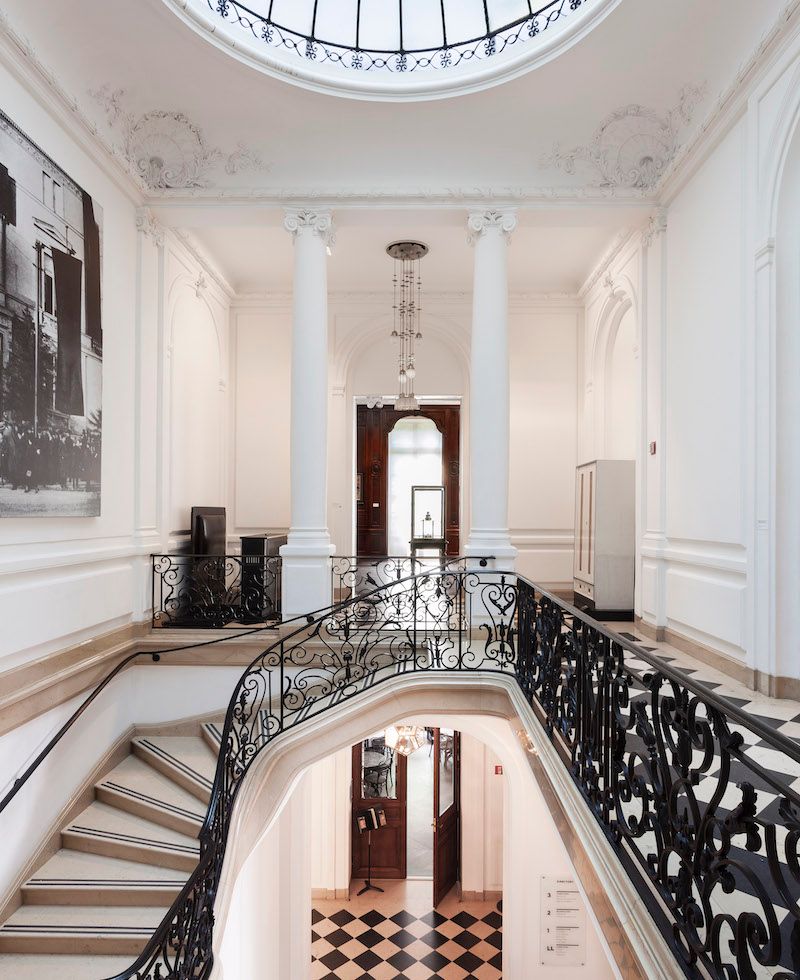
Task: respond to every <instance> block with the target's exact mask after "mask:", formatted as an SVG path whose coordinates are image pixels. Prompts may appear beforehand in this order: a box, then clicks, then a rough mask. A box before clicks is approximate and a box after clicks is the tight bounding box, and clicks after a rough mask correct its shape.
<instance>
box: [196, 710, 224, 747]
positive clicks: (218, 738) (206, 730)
mask: <svg viewBox="0 0 800 980" xmlns="http://www.w3.org/2000/svg"><path fill="white" fill-rule="evenodd" d="M201 727H202V729H203V737H204V738H205V740H206V743H207V744H208V746H209V748H211V750H212V752H213V751H215V749H214V748H213V746H216V751H217V752H219V747H220V745H221V744H222V729H223V728H224V727H225V719H224V718H219V719H217V718H215V719H214V720H213V721H206V722H203V725H202V726H201Z"/></svg>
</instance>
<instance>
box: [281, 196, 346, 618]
mask: <svg viewBox="0 0 800 980" xmlns="http://www.w3.org/2000/svg"><path fill="white" fill-rule="evenodd" d="M284 227H285V228H286V230H287V231H288V232H290V233H291V235H292V237H293V238H294V286H293V327H292V395H291V412H292V418H291V449H290V460H291V462H290V474H291V508H292V514H291V522H292V523H291V527H290V529H289V536H288V541H287V544H285V545H284V546H283V548H281V555H282V557H283V596H282V607H283V617H284V619H286V618H288V617H290V616H296V615H300V614H302V613H305V612H311V611H312V610H314V609H319V608H320V607H322V606H326V605H328V604H329V603H330V601H331V576H330V559H331V555H332V554H333V548H332V547H331V539H330V534H329V532H328V526H327V507H328V484H327V469H328V460H327V454H328V279H327V256H326V252H327V248H328V246H329V244H330V242H331V240H332V229H333V222H332V218H331V213H330V211H327V210H306V209H299V208H287V209H286V216H285V219H284Z"/></svg>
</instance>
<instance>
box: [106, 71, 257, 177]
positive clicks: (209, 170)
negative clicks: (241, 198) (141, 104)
mask: <svg viewBox="0 0 800 980" xmlns="http://www.w3.org/2000/svg"><path fill="white" fill-rule="evenodd" d="M90 95H91V96H92V97H93V98H94V99H95V100H96V101H97V102H98V103H99V104H100V105H101V106H102V107H103V109H104V110H105V112H106V116H107V119H108V124H109V126H110V128H111V130H112V132H113V133H114V134H115V135H116V136H117V137H118V141H117V143H116V144H115V146H114V149H115V151H116V152H117V153H118V154H119V155H120V156H121V157H123V159H124V160H125V163H126V165H127V167H128V169H129V170H130V171H131V172H132V173H133V174H134V175H135V176H136V177H137V178H138V179H139V180H140V181H141V182H142V183H143V184H144V185H145V186H146V187H147V188H148V190H151V191H166V190H192V189H195V188H203V187H208V186H209V185H211V184H213V183H215V182H216V179H218V178H221V177H222V175H223V174H224V175H227V176H229V177H230V176H233V175H235V174H238V173H242V172H246V171H255V170H265V169H268V168H266V167H265V165H264V163H263V162H262V160H261V158H260V156H259V155H258V154H257V153H256V152H255V151H254V150H252V149H250V148H249V147H247V146H244V145H243V144H239V145H238V146H237V147H236V149H235V150H233V151H232V152H230V153H225V152H224V151H223V150H221V149H219V148H218V147H216V146H212V145H210V144H209V143H208V142H207V141H206V139H205V137H204V135H203V131H202V130H201V129H200V127H199V126H196V125H195V124H194V123H193V122H192V121H191V120H190V119H189V118H188V116H186V115H185V114H184V113H182V112H170V111H167V110H164V109H154V110H152V111H150V112H146V113H144V114H143V115H140V116H136V115H135V114H134V113H131V112H128V111H127V110H126V109H125V108H124V106H123V102H124V98H125V92H124V90H123V89H116V90H114V91H111V90H110V89H109V88H108V87H107V86H105V87H103V88H101V89H98V90H96V91H92V92H90Z"/></svg>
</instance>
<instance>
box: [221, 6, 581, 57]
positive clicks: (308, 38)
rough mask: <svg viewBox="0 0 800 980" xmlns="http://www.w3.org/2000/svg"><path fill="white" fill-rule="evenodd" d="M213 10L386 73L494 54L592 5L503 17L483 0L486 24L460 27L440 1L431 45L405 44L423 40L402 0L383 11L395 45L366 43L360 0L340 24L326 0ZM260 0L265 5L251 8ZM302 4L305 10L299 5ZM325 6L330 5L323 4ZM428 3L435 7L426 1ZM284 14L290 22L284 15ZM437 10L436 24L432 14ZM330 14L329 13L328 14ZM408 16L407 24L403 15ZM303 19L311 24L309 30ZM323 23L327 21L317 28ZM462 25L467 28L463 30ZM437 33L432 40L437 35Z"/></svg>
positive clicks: (270, 35)
mask: <svg viewBox="0 0 800 980" xmlns="http://www.w3.org/2000/svg"><path fill="white" fill-rule="evenodd" d="M206 2H207V4H208V8H209V10H210V11H211V12H212V14H214V15H216V16H218V17H220V18H222V19H223V20H224V21H225V22H227V23H230V24H233V25H236V26H238V27H240V28H241V29H242V30H244V31H245V32H246V33H248V34H250V35H251V36H252V38H254V39H255V40H256V41H259V42H261V43H263V44H265V45H268V46H270V47H272V48H278V49H281V50H285V51H288V52H290V53H291V54H296V55H297V56H298V57H300V58H302V59H304V60H305V61H307V62H312V63H316V64H330V65H337V66H341V67H343V68H345V69H348V70H351V71H359V72H365V71H390V72H394V73H407V72H413V71H420V70H426V69H433V70H442V69H451V68H455V67H458V66H459V65H462V64H466V63H468V62H470V61H473V60H480V59H488V58H492V57H494V56H496V55H498V54H500V53H502V52H503V51H504V50H506V49H507V48H509V47H512V46H513V45H515V44H520V43H524V42H525V41H530V40H532V39H536V38H538V37H540V36H541V35H542V34H544V33H545V32H546V31H547V30H548V29H550V28H551V27H553V25H555V24H557V23H560V22H561V21H562V20H563V19H564V18H566V17H568V16H569V15H570V14H571V13H574V12H575V11H577V10H578V9H579V8H581V7H582V6H584V5H585V4H587V3H589V2H590V0H546V2H541V0H540V3H539V4H538V6H537V7H536V8H534V5H533V3H528V4H527V7H528V10H527V12H525V13H523V14H522V16H516V17H514V18H513V19H511V20H509V19H508V10H509V8H508V5H507V4H503V3H499V2H495V0H487V2H486V3H485V4H484V13H485V17H484V18H483V25H482V27H481V28H478V27H477V25H475V26H474V27H472V28H464V29H462V30H461V31H459V28H461V27H462V24H464V23H465V20H464V15H463V13H462V11H461V10H460V9H459V3H460V0H458V2H451V0H447V2H442V3H441V4H436V5H435V8H436V9H435V10H434V12H433V14H432V15H431V18H430V21H429V28H430V33H428V32H427V31H426V33H425V35H424V37H425V38H426V39H427V38H430V40H431V42H432V43H428V44H425V43H423V42H421V43H417V44H415V43H413V41H412V43H407V41H408V39H409V38H415V37H416V38H420V24H419V13H418V12H416V13H415V12H411V13H410V14H409V13H408V12H405V13H404V10H403V2H402V0H396V5H395V9H394V11H391V10H387V11H385V12H384V11H382V12H381V17H382V18H383V21H382V24H383V26H384V27H385V28H388V26H389V25H391V24H394V29H395V31H396V34H395V35H394V37H393V44H392V46H384V45H381V46H380V47H371V46H370V45H369V43H366V44H365V43H364V31H363V23H364V18H362V16H361V14H362V11H361V0H356V3H355V4H353V5H352V6H353V10H352V22H351V23H347V22H345V23H342V13H341V10H340V9H339V7H338V6H337V7H336V8H335V9H333V8H332V4H331V0H328V2H327V3H322V2H321V0H316V2H314V3H313V5H312V3H311V0H308V2H307V4H305V5H300V6H299V7H298V6H297V4H294V5H291V4H290V5H288V6H287V7H282V8H281V19H278V17H277V16H276V15H275V11H274V10H273V4H272V3H267V2H266V0H248V2H247V3H244V2H243V0H206ZM259 3H261V5H262V6H263V8H264V9H263V10H258V9H253V8H254V7H256V8H257V7H258V6H259ZM306 6H307V8H308V9H307V10H306V9H304V7H306ZM323 7H327V8H329V9H328V10H323V9H322V8H323ZM431 7H432V8H433V7H434V5H431ZM287 11H288V16H289V17H293V18H294V19H293V20H289V19H287ZM437 12H438V13H440V23H439V24H437V23H436V14H437ZM331 13H333V16H331ZM409 17H410V18H412V22H407V21H406V18H409ZM301 23H306V24H308V27H307V28H306V29H303V28H301V27H300V24H301ZM331 23H335V24H336V25H337V29H338V30H340V31H345V32H348V34H349V36H348V38H347V41H346V42H345V41H344V40H343V39H340V40H334V39H333V38H332V37H331V36H330V35H329V34H326V29H327V30H330V25H331ZM320 25H326V26H320ZM464 30H466V34H464ZM434 37H435V41H434Z"/></svg>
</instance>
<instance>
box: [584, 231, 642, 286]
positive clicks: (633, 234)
mask: <svg viewBox="0 0 800 980" xmlns="http://www.w3.org/2000/svg"><path fill="white" fill-rule="evenodd" d="M640 235H641V229H639V228H625V229H623V230H622V231H621V232H619V233H618V234H616V235H615V236H614V238H613V240H612V242H611V244H610V245H609V246H608V248H607V249H606V250H605V252H604V253H603V255H602V256H601V258H600V261H599V262H597V264H596V265H595V267H594V268H593V269H592V271H591V272H590V273H589V275H588V276H587V277H586V280H585V281H584V283H583V285H582V286H581V288H580V289H579V290H578V296H579V297H580V298H581V299H584V298H585V297H586V296H587V295H588V293H590V292H591V290H592V289H594V287H595V286H596V285H597V283H598V282H599V281H600V279H601V278H602V277H603V276H604V275H605V274H606V273H607V272H608V270H609V268H610V266H611V265H612V263H613V262H615V261H616V259H617V258H619V256H620V255H622V253H623V252H624V251H625V249H626V248H627V247H628V246H629V245H631V244H634V243H636V244H637V245H638V243H639V240H640Z"/></svg>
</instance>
